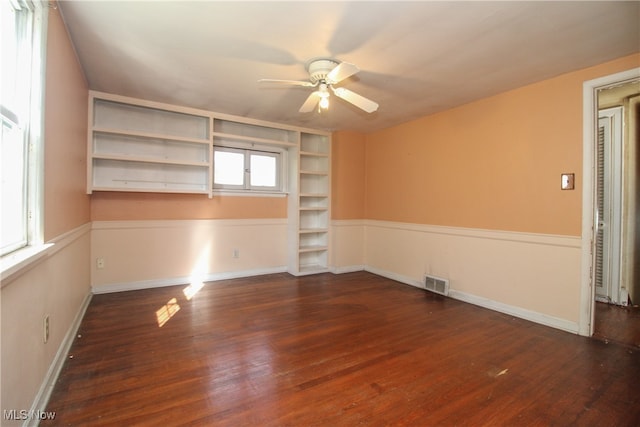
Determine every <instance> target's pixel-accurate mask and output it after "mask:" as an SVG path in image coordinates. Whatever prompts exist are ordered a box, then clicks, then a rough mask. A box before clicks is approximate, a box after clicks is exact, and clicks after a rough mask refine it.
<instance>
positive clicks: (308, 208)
mask: <svg viewBox="0 0 640 427" xmlns="http://www.w3.org/2000/svg"><path fill="white" fill-rule="evenodd" d="M299 209H300V210H301V211H327V210H329V208H328V207H326V206H300V208H299Z"/></svg>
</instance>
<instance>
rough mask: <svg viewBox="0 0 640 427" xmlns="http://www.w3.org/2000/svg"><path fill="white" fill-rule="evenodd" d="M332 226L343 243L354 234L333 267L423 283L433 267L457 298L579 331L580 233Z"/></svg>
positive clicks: (338, 223)
mask: <svg viewBox="0 0 640 427" xmlns="http://www.w3.org/2000/svg"><path fill="white" fill-rule="evenodd" d="M332 226H333V229H332V230H333V233H334V242H335V243H336V246H340V244H341V241H342V242H344V241H345V240H348V239H353V241H350V242H349V243H348V245H345V247H344V248H339V247H334V250H333V251H334V254H335V259H334V268H333V271H336V272H346V271H355V270H362V269H364V270H367V271H370V272H372V273H374V274H378V275H381V276H385V277H388V278H391V279H393V280H397V281H399V282H402V283H406V284H409V285H412V286H416V287H420V288H422V287H424V285H423V278H424V275H425V274H431V275H434V276H437V277H442V278H446V279H449V285H450V296H451V297H452V298H456V299H460V300H462V301H466V302H469V303H472V304H476V305H479V306H483V307H487V308H490V309H492V310H496V311H500V312H503V313H507V314H510V315H513V316H516V317H520V318H524V319H527V320H531V321H534V322H537V323H541V324H544V325H547V326H551V327H554V328H558V329H562V330H565V331H570V332H574V333H577V332H578V331H579V327H578V325H579V312H580V274H581V273H580V269H581V239H580V237H574V236H557V235H546V234H535V233H520V232H510V231H496V230H482V229H469V228H459V227H442V226H432V225H421V224H408V223H398V222H390V221H375V220H366V221H336V222H334V224H332ZM360 236H362V242H358V241H357V240H358V239H359V238H360ZM359 247H361V248H362V253H361V254H360V256H358V253H357V250H358V248H359ZM350 260H356V261H355V262H353V263H352V264H349V261H350Z"/></svg>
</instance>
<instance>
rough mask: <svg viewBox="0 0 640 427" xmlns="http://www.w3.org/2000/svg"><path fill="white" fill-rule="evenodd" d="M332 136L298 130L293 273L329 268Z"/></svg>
mask: <svg viewBox="0 0 640 427" xmlns="http://www.w3.org/2000/svg"><path fill="white" fill-rule="evenodd" d="M330 159H331V136H330V134H326V133H309V132H301V134H300V148H299V153H298V168H299V169H298V174H297V176H298V186H297V195H296V197H297V216H298V221H297V230H296V238H295V240H296V241H297V247H296V250H297V257H296V258H297V262H296V265H295V266H294V268H293V271H292V273H293V274H298V275H303V274H313V273H319V272H324V271H328V269H329V243H330V242H329V238H330V233H329V221H330V219H331V218H330V212H331V210H330V208H331V206H330V201H331V199H330V192H331V175H330V172H331V171H330V165H331V162H330Z"/></svg>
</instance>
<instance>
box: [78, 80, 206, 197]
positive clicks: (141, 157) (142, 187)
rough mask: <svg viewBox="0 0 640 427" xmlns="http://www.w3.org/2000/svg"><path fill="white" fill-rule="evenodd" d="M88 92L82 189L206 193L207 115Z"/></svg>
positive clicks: (91, 190) (90, 190) (90, 191)
mask: <svg viewBox="0 0 640 427" xmlns="http://www.w3.org/2000/svg"><path fill="white" fill-rule="evenodd" d="M145 104H146V105H144V104H143V105H138V104H135V103H133V102H132V101H130V100H129V99H128V98H125V97H119V96H115V95H108V94H98V93H96V92H92V93H91V94H90V100H89V138H88V140H89V147H88V150H87V151H88V156H89V159H88V162H87V163H88V172H87V174H88V177H87V192H88V193H92V192H93V191H97V190H103V191H104V190H106V191H109V190H111V191H147V192H180V193H203V194H209V193H210V185H209V183H210V182H211V179H210V170H211V149H212V148H211V140H210V136H209V133H210V126H211V124H210V118H209V117H208V116H207V115H205V114H197V113H193V112H186V109H180V108H176V109H170V107H168V106H165V105H163V106H162V107H159V106H155V105H154V104H153V103H145Z"/></svg>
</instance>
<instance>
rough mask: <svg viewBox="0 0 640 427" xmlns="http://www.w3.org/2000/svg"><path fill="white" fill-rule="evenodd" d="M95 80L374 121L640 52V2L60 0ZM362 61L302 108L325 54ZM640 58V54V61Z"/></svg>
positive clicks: (310, 119)
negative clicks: (312, 65) (337, 89)
mask: <svg viewBox="0 0 640 427" xmlns="http://www.w3.org/2000/svg"><path fill="white" fill-rule="evenodd" d="M59 8H60V10H61V12H62V13H63V16H64V19H65V22H66V24H67V27H68V29H69V32H70V34H71V38H72V40H73V43H74V45H75V47H76V50H77V53H78V57H79V58H80V62H81V64H82V66H83V68H84V72H85V74H86V77H87V80H88V82H89V86H90V88H91V89H94V90H99V91H104V92H110V93H116V94H122V95H127V96H132V97H137V98H143V99H148V100H154V101H160V102H166V103H171V104H177V105H184V106H188V107H194V108H201V109H205V110H210V111H215V112H219V113H227V114H234V115H240V116H245V117H251V118H256V119H263V120H269V121H273V122H278V123H285V124H291V125H296V126H303V127H311V128H315V129H327V130H343V129H349V130H359V131H363V132H368V131H372V130H378V129H382V128H386V127H389V126H392V125H395V124H399V123H402V122H406V121H409V120H412V119H414V118H417V117H421V116H424V115H427V114H430V113H434V112H437V111H441V110H445V109H448V108H451V107H454V106H457V105H461V104H464V103H467V102H470V101H473V100H476V99H480V98H483V97H486V96H490V95H492V94H496V93H499V92H503V91H506V90H509V89H513V88H516V87H519V86H522V85H525V84H528V83H532V82H535V81H540V80H543V79H546V78H550V77H553V76H556V75H559V74H563V73H566V72H569V71H573V70H577V69H580V68H585V67H588V66H591V65H595V64H598V63H601V62H604V61H607V60H611V59H615V58H618V57H621V56H624V55H628V54H631V53H634V52H638V51H640V2H638V1H631V2H612V1H605V2H576V1H572V2H504V1H503V2H480V1H475V2H457V1H449V2H446V1H444V2H426V1H412V2H397V1H385V2H383V1H375V2H364V1H352V2H327V1H315V2H312V1H278V2H274V1H257V2H246V1H236V2H221V1H195V2H191V1H124V2H119V1H61V2H60V5H59ZM318 57H332V58H336V59H338V60H339V61H345V62H351V63H354V64H356V65H357V66H358V67H359V68H360V69H361V71H360V73H358V74H356V75H355V76H354V77H352V78H350V79H348V80H346V81H345V82H343V83H341V84H340V86H344V87H346V88H348V89H350V90H353V91H355V92H357V93H359V94H361V95H363V96H365V97H367V98H370V99H372V100H375V101H376V102H378V103H379V104H380V108H379V110H378V111H377V112H375V113H373V114H367V113H365V112H362V111H360V110H358V109H357V108H355V107H352V106H351V105H349V104H347V103H345V102H344V101H342V100H339V99H337V98H336V97H332V98H331V106H330V110H329V111H328V112H324V113H322V114H319V113H317V112H313V113H306V114H301V113H299V112H298V109H299V108H300V106H301V105H302V103H303V102H304V101H305V99H306V97H307V96H308V95H309V93H310V92H311V91H312V90H313V88H305V87H289V86H274V85H265V84H258V82H257V80H258V79H261V78H273V79H293V80H305V79H307V78H308V74H307V72H306V71H305V64H306V63H307V62H308V61H309V60H310V59H312V58H318ZM638 65H639V66H640V64H638Z"/></svg>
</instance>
